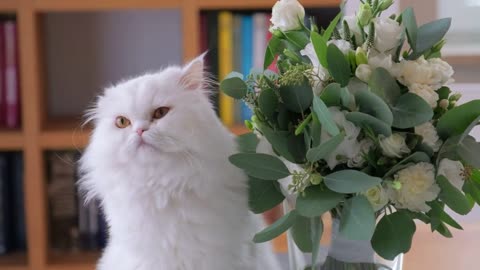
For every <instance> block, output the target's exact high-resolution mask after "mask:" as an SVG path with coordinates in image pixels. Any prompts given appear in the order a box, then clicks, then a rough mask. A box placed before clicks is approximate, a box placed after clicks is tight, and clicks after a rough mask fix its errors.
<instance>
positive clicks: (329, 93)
mask: <svg viewBox="0 0 480 270" xmlns="http://www.w3.org/2000/svg"><path fill="white" fill-rule="evenodd" d="M341 89H342V87H341V86H340V84H338V83H331V84H329V85H327V86H326V87H325V88H324V89H323V91H322V94H321V95H320V98H321V99H322V101H323V102H324V103H325V105H327V106H328V107H332V106H340V105H342V99H341V96H340V94H341V93H340V90H341Z"/></svg>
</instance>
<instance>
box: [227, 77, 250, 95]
mask: <svg viewBox="0 0 480 270" xmlns="http://www.w3.org/2000/svg"><path fill="white" fill-rule="evenodd" d="M220 89H222V91H223V92H224V93H225V94H227V95H228V96H231V97H233V98H236V99H242V98H244V97H245V96H246V95H247V90H248V87H247V84H246V83H245V82H244V81H243V80H242V79H241V78H239V77H230V78H226V79H224V80H223V81H222V82H221V83H220Z"/></svg>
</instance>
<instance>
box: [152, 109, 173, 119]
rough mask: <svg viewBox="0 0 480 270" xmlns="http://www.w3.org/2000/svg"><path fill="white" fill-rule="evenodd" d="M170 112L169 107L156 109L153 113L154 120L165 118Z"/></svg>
mask: <svg viewBox="0 0 480 270" xmlns="http://www.w3.org/2000/svg"><path fill="white" fill-rule="evenodd" d="M168 111H170V108H168V107H160V108H158V109H156V110H155V111H154V112H153V119H160V118H163V117H164V116H165V115H166V114H167V113H168Z"/></svg>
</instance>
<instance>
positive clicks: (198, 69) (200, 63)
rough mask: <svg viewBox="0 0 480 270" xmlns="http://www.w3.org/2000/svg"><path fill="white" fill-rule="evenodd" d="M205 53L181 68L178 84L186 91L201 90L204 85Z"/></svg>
mask: <svg viewBox="0 0 480 270" xmlns="http://www.w3.org/2000/svg"><path fill="white" fill-rule="evenodd" d="M206 54H207V53H206V52H204V53H203V54H201V55H200V56H198V57H197V58H195V59H193V60H192V61H191V62H190V63H188V64H186V65H185V66H184V67H183V68H182V76H181V77H180V84H181V85H183V86H184V87H185V88H186V89H188V90H201V89H202V88H203V86H204V84H205V74H204V68H205V64H204V62H205V61H204V59H205V55H206Z"/></svg>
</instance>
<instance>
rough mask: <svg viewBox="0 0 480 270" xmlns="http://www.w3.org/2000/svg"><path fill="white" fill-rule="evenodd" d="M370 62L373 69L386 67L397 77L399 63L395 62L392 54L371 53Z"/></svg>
mask: <svg viewBox="0 0 480 270" xmlns="http://www.w3.org/2000/svg"><path fill="white" fill-rule="evenodd" d="M368 64H369V65H370V67H371V68H372V70H375V69H376V68H379V67H381V68H384V69H386V70H387V71H388V72H389V73H390V75H392V76H393V77H396V76H397V74H398V65H397V64H396V63H395V62H393V60H392V56H391V55H389V54H384V53H369V55H368Z"/></svg>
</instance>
